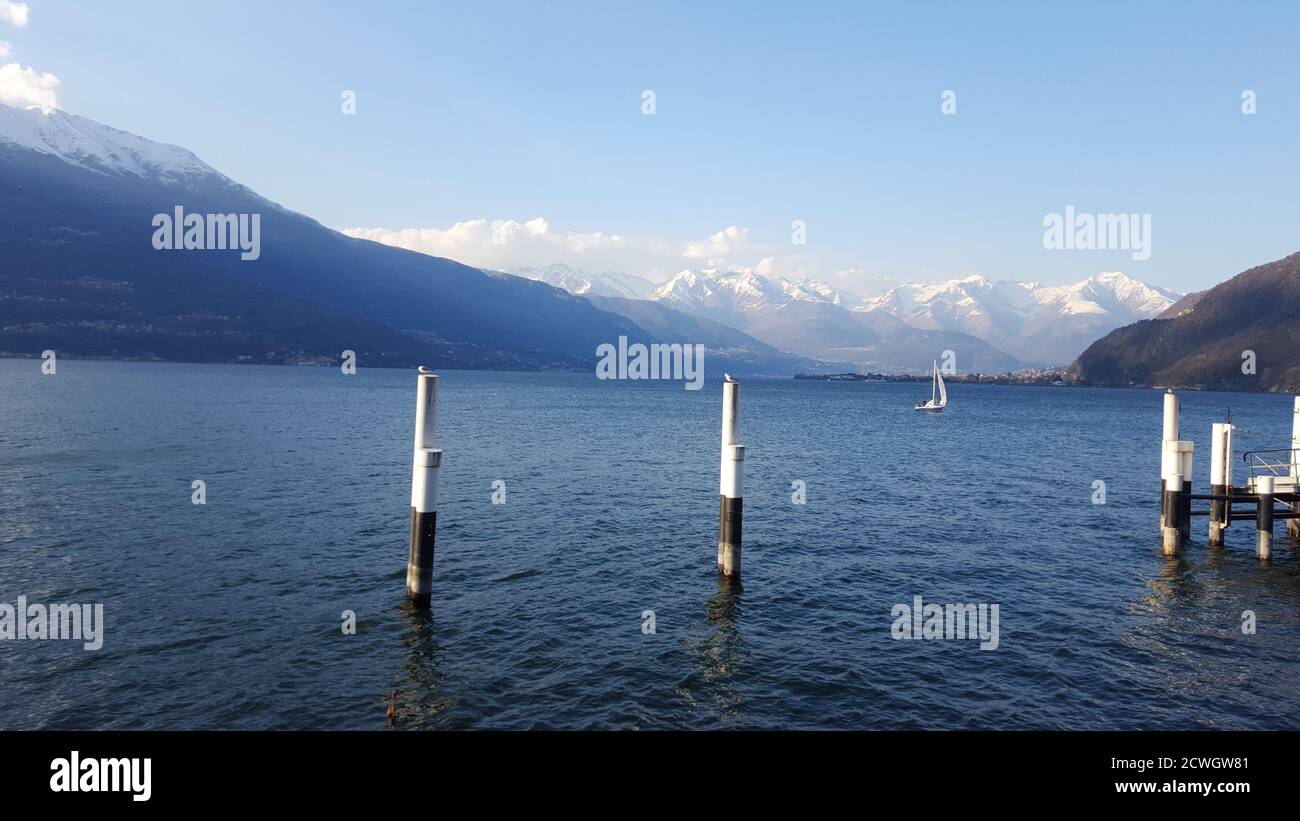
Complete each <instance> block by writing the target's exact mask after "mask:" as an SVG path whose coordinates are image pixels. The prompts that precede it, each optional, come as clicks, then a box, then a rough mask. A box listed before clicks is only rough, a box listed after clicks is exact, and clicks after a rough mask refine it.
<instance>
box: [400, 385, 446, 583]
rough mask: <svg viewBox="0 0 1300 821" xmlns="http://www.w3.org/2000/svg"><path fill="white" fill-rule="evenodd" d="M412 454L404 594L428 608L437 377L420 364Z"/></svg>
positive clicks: (438, 456)
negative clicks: (408, 542)
mask: <svg viewBox="0 0 1300 821" xmlns="http://www.w3.org/2000/svg"><path fill="white" fill-rule="evenodd" d="M416 379H417V382H416V386H417V387H416V402H415V454H414V460H413V466H412V469H411V547H410V552H409V554H408V556H407V561H406V595H407V597H408V598H410V599H411V600H412V601H413V602H414V603H415V605H416V606H417V607H428V606H429V596H430V594H431V592H432V587H433V541H434V530H435V527H436V525H437V521H438V469H439V468H440V467H442V451H441V450H439V449H438V448H437V447H436V445H437V443H438V435H437V419H438V377H437V375H436V374H434V373H433V372H431V371H429V370H428V369H427V368H424V367H421V368H420V371H419V375H418V376H417V377H416Z"/></svg>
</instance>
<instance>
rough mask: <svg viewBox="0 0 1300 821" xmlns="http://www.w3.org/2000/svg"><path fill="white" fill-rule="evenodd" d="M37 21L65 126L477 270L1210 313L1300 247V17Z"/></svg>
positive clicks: (61, 16) (301, 5) (1111, 10)
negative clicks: (1250, 274)
mask: <svg viewBox="0 0 1300 821" xmlns="http://www.w3.org/2000/svg"><path fill="white" fill-rule="evenodd" d="M27 5H28V6H29V7H30V15H29V18H30V19H29V23H28V24H27V25H26V26H23V27H17V26H13V25H3V24H0V40H3V41H7V42H8V43H9V44H10V52H11V53H10V55H9V56H8V57H6V58H4V59H3V60H0V62H17V63H19V64H20V66H22V67H26V66H31V67H33V68H34V69H35V70H36V71H38V72H51V73H53V74H55V75H57V76H58V78H59V80H60V85H59V89H58V104H59V107H60V108H63V109H65V110H67V111H69V112H71V113H75V114H83V115H85V116H88V117H91V118H93V119H96V120H100V121H102V122H106V123H108V124H110V125H114V126H116V127H119V128H123V129H126V130H128V131H133V132H136V133H139V134H142V135H144V136H147V137H150V138H152V139H156V140H160V141H164V142H171V143H176V144H179V145H183V146H185V147H187V148H190V149H192V150H193V151H195V152H196V153H197V154H198V155H199V156H200V157H202V158H203V159H204V160H206V161H207V162H209V163H210V164H212V165H214V166H216V167H217V168H218V169H220V170H221V171H223V172H225V173H227V174H228V175H230V176H232V177H234V178H235V179H237V180H239V181H240V182H243V183H245V184H247V185H249V186H250V187H252V188H254V189H255V190H257V191H259V192H261V193H262V194H264V195H266V196H268V197H270V198H271V199H273V200H276V201H278V202H281V203H283V204H284V205H286V206H288V207H291V208H293V209H295V210H300V211H303V212H305V213H308V214H310V215H312V216H314V217H316V218H317V219H319V220H321V221H322V222H323V223H325V224H327V225H330V226H334V227H337V228H371V229H374V228H381V227H382V228H386V229H428V230H424V231H423V232H422V233H415V232H411V233H409V234H408V235H407V236H408V239H409V243H410V244H413V245H414V246H416V247H421V246H422V247H424V249H425V250H432V251H435V252H440V253H444V254H447V255H452V256H461V257H466V258H467V261H470V262H472V263H474V264H489V265H494V266H498V267H512V266H518V265H523V264H544V263H547V262H552V261H556V260H564V261H567V262H570V263H571V264H574V265H579V266H582V267H585V268H588V269H597V270H600V269H605V268H618V269H622V270H629V271H631V272H632V273H638V274H644V275H649V276H650V277H651V278H662V277H663V276H665V275H667V274H670V273H672V272H673V271H675V270H678V269H680V268H683V267H687V266H690V265H695V266H698V265H703V264H708V263H710V262H712V263H717V264H724V265H729V266H736V267H756V266H758V267H759V270H763V271H765V272H769V273H780V274H796V273H806V274H811V275H816V276H819V277H820V278H823V279H827V280H830V281H832V282H835V283H836V284H838V285H841V286H847V287H856V288H860V289H863V290H871V289H873V288H876V287H879V285H880V284H882V283H884V282H887V281H889V279H888V278H894V279H912V278H926V279H940V278H948V277H954V276H964V275H967V274H970V273H974V272H981V273H984V274H985V275H986V276H989V277H991V278H995V279H1004V278H1005V279H1034V280H1039V281H1043V282H1048V283H1054V284H1055V283H1064V282H1069V281H1074V280H1077V279H1080V278H1083V277H1085V276H1088V275H1090V274H1093V273H1097V272H1099V271H1107V270H1122V271H1125V272H1127V273H1129V274H1131V275H1133V276H1136V277H1138V278H1140V279H1144V280H1146V281H1148V282H1152V283H1155V284H1159V285H1164V286H1166V287H1170V288H1174V289H1177V290H1180V291H1189V290H1196V289H1200V288H1204V287H1207V286H1209V285H1212V284H1214V283H1215V282H1218V281H1220V280H1222V279H1225V278H1226V277H1228V276H1230V275H1231V274H1234V273H1236V272H1238V271H1240V270H1243V269H1245V268H1247V267H1250V266H1252V265H1256V264H1260V263H1263V262H1267V261H1269V260H1272V259H1276V258H1278V257H1281V256H1285V255H1287V254H1289V253H1291V252H1293V251H1296V250H1298V249H1300V231H1298V230H1297V228H1300V190H1298V189H1300V186H1297V182H1298V181H1300V174H1298V173H1297V172H1298V171H1300V168H1298V166H1300V158H1298V153H1297V151H1296V149H1295V145H1296V143H1297V136H1296V135H1297V134H1300V128H1298V127H1297V126H1300V114H1298V113H1297V112H1300V37H1298V35H1300V11H1297V10H1296V8H1295V7H1294V4H1292V7H1290V8H1288V5H1287V4H1281V3H1279V4H1267V3H1252V4H1248V5H1245V6H1244V7H1243V6H1242V5H1241V4H1226V3H1225V4H1214V5H1212V4H1201V3H1168V4H1162V3H1141V4H1122V3H1116V4H1109V3H1088V4H1045V3H1025V4H999V6H998V7H996V8H994V7H990V6H986V5H985V4H965V3H963V4H957V3H952V4H941V3H919V2H918V3H906V4H904V3H896V4H867V3H812V4H808V5H806V6H798V5H792V4H788V3H740V2H731V3H713V2H694V3H667V4H651V3H645V2H639V3H635V4H633V3H630V2H629V3H622V2H560V0H556V2H553V3H538V2H521V3H489V2H473V3H457V4H443V3H430V2H410V3H407V2H394V3H383V2H374V3H364V4H362V3H328V2H320V3H309V2H286V1H285V0H273V1H271V2H234V1H228V2H222V3H216V4H210V3H198V2H131V0H122V2H115V3H84V2H83V3H74V2H63V1H62V0H28V2H27ZM345 89H350V90H354V91H355V92H356V95H357V113H356V114H355V115H353V116H346V115H343V114H342V113H341V111H340V95H341V93H342V91H343V90H345ZM646 89H650V90H653V91H654V92H655V103H656V113H655V114H654V115H652V116H647V115H644V114H642V111H641V108H642V92H643V90H646ZM947 89H951V90H953V91H955V92H956V103H957V114H956V115H955V116H945V115H943V114H942V113H941V111H940V104H941V99H940V95H941V93H942V92H943V91H944V90H947ZM1246 89H1250V90H1253V91H1254V92H1255V93H1256V95H1257V106H1258V111H1257V113H1256V114H1254V115H1250V116H1247V115H1244V114H1243V113H1242V111H1241V106H1242V100H1241V95H1242V92H1243V90H1246ZM1067 205H1073V206H1074V207H1075V209H1076V210H1078V211H1081V212H1090V213H1112V212H1127V213H1145V214H1150V215H1151V220H1152V237H1151V250H1152V252H1151V257H1150V259H1149V260H1145V261H1138V260H1134V259H1132V258H1131V254H1130V253H1129V252H1128V251H1048V250H1045V249H1044V248H1043V242H1042V239H1043V232H1044V229H1043V218H1044V216H1045V215H1046V214H1049V213H1060V212H1062V211H1063V210H1064V209H1065V207H1066V206H1067ZM538 218H540V219H542V220H544V221H545V229H544V230H543V229H542V227H541V223H538V222H534V223H533V227H532V228H524V227H523V223H525V222H526V221H528V220H536V219H538ZM796 219H797V220H803V222H804V223H805V224H806V226H807V228H806V233H807V244H806V245H802V246H796V245H794V244H792V243H791V233H792V229H791V223H792V221H793V220H796ZM499 220H500V221H504V220H512V221H515V222H514V223H510V224H509V231H508V232H507V234H506V238H505V239H502V237H501V236H500V235H499V236H498V239H499V240H501V241H500V242H498V243H493V244H490V245H489V246H488V247H484V246H485V240H484V237H485V236H487V235H488V234H489V233H490V230H489V229H490V227H491V225H492V223H493V222H494V221H499ZM475 221H482V222H475ZM458 225H459V227H456V226H458ZM728 227H732V228H733V231H732V232H731V233H730V235H726V234H722V235H719V236H718V237H717V238H715V239H714V240H712V241H710V240H707V238H708V237H710V236H711V235H715V234H718V232H721V231H723V230H724V229H726V228H728ZM516 239H517V240H519V241H518V242H516V241H515V240H516ZM764 260H766V262H764Z"/></svg>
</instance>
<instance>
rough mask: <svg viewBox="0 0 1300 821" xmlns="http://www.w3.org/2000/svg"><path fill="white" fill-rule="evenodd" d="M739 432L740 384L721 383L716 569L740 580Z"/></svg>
mask: <svg viewBox="0 0 1300 821" xmlns="http://www.w3.org/2000/svg"><path fill="white" fill-rule="evenodd" d="M739 432H740V383H739V382H736V381H735V380H734V379H731V378H728V379H727V380H726V381H724V382H723V383H722V477H721V483H720V485H719V491H720V492H719V506H720V511H719V514H718V517H719V527H718V570H719V572H721V573H722V574H723V575H724V576H731V577H735V578H739V577H740V533H741V527H740V521H741V512H742V509H743V507H744V495H745V493H744V489H745V488H744V481H745V446H744V445H741V444H738V443H737V437H738V436H739Z"/></svg>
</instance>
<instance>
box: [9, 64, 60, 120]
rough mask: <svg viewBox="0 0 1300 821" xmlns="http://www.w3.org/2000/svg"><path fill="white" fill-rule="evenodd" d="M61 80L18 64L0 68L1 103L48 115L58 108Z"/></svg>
mask: <svg viewBox="0 0 1300 821" xmlns="http://www.w3.org/2000/svg"><path fill="white" fill-rule="evenodd" d="M60 85H61V83H60V81H59V78H58V77H56V76H54V75H53V74H50V73H48V72H39V73H38V72H37V71H35V70H34V69H32V67H31V66H28V67H27V68H25V69H24V68H23V67H22V66H20V65H18V64H17V63H8V64H6V65H3V66H0V103H5V104H7V105H11V106H16V107H19V108H32V107H35V108H39V109H41V110H42V111H44V112H46V113H47V114H48V113H49V112H50V110H51V109H54V108H58V104H59V101H58V91H59V86H60Z"/></svg>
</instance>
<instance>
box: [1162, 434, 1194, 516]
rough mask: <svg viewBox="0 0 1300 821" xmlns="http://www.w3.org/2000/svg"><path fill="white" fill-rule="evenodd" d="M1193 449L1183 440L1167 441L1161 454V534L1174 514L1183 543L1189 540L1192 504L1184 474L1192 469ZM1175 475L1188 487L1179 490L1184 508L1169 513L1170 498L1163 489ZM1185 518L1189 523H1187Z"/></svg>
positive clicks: (1189, 487) (1189, 488)
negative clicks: (1167, 506) (1170, 516)
mask: <svg viewBox="0 0 1300 821" xmlns="http://www.w3.org/2000/svg"><path fill="white" fill-rule="evenodd" d="M1191 449H1192V443H1191V442H1186V441H1183V440H1181V439H1166V440H1165V441H1164V444H1163V446H1162V447H1161V454H1160V477H1161V478H1160V484H1161V488H1162V491H1161V494H1160V526H1161V528H1162V531H1161V532H1163V528H1164V526H1165V520H1166V519H1167V518H1168V515H1169V514H1170V513H1172V514H1173V517H1174V521H1175V523H1176V527H1177V528H1178V538H1180V539H1182V540H1183V541H1186V540H1187V536H1188V533H1187V530H1188V526H1189V523H1190V519H1191V508H1190V507H1188V506H1187V505H1188V504H1189V503H1190V502H1191V500H1190V499H1189V498H1188V495H1189V494H1190V492H1191V486H1190V482H1188V479H1187V473H1185V472H1184V471H1187V470H1189V469H1190V468H1191ZM1173 474H1178V476H1179V477H1181V478H1182V481H1183V482H1186V483H1187V484H1188V486H1187V487H1185V488H1184V487H1180V488H1179V489H1178V491H1179V494H1178V500H1179V502H1178V503H1179V505H1182V507H1179V508H1177V509H1176V510H1173V511H1168V510H1166V509H1165V504H1166V503H1167V502H1168V500H1169V497H1168V496H1166V495H1165V494H1164V492H1163V488H1164V484H1165V481H1166V480H1167V479H1168V477H1169V476H1171V475H1173ZM1184 508H1186V509H1184ZM1184 518H1186V519H1188V520H1189V521H1186V522H1185V521H1184Z"/></svg>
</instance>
